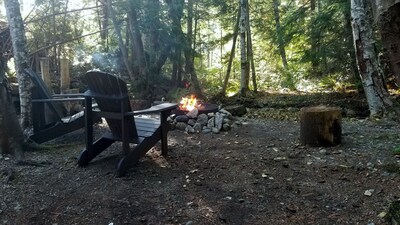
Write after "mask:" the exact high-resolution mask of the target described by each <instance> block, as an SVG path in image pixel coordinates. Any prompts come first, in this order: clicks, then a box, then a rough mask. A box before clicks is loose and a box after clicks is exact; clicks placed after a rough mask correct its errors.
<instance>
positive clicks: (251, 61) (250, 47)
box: [246, 7, 257, 93]
mask: <svg viewBox="0 0 400 225" xmlns="http://www.w3.org/2000/svg"><path fill="white" fill-rule="evenodd" d="M246 18H247V24H246V26H247V59H248V61H249V64H250V65H249V66H250V67H251V80H252V82H253V91H254V93H257V77H256V68H255V66H254V55H253V41H252V37H251V27H250V7H248V9H247V15H246ZM249 70H250V68H249Z"/></svg>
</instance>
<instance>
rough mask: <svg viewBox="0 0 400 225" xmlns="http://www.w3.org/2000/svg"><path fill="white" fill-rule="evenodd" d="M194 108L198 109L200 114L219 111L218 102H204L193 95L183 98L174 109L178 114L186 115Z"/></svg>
mask: <svg viewBox="0 0 400 225" xmlns="http://www.w3.org/2000/svg"><path fill="white" fill-rule="evenodd" d="M194 108H196V109H197V110H198V113H197V114H198V115H200V114H207V113H213V112H217V111H218V105H216V104H210V103H204V102H202V101H199V100H197V99H196V97H194V96H193V95H192V96H191V97H190V98H182V100H181V102H180V104H179V107H178V108H177V109H176V110H174V111H173V113H175V114H176V115H184V114H186V113H188V112H190V111H192V110H193V109H194Z"/></svg>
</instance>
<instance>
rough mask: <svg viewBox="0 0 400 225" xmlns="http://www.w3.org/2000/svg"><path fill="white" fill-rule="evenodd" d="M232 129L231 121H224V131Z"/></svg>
mask: <svg viewBox="0 0 400 225" xmlns="http://www.w3.org/2000/svg"><path fill="white" fill-rule="evenodd" d="M230 129H231V125H229V123H224V124H223V125H222V130H223V131H228V130H230Z"/></svg>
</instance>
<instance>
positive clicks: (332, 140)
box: [300, 106, 342, 146]
mask: <svg viewBox="0 0 400 225" xmlns="http://www.w3.org/2000/svg"><path fill="white" fill-rule="evenodd" d="M341 124H342V109H341V108H339V107H327V106H315V107H304V108H302V109H301V110H300V143H301V144H303V145H309V146H335V145H338V144H340V142H341V133H342V125H341Z"/></svg>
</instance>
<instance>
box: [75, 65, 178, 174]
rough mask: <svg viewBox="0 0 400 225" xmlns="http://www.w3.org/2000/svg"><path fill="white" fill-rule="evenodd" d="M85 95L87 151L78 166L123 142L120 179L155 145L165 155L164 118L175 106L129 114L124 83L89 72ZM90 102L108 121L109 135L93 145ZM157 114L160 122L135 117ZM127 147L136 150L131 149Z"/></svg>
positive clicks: (103, 74) (162, 106) (165, 130)
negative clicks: (132, 145)
mask: <svg viewBox="0 0 400 225" xmlns="http://www.w3.org/2000/svg"><path fill="white" fill-rule="evenodd" d="M85 79H86V83H87V85H88V91H86V92H85V98H86V101H85V102H86V104H87V106H86V107H85V115H86V124H87V125H86V149H85V150H84V151H83V152H82V153H81V155H80V157H79V160H78V164H79V165H80V166H86V165H87V164H88V163H89V162H90V161H91V160H92V159H93V158H95V157H96V156H97V155H98V154H100V153H101V152H102V151H103V150H105V149H106V148H108V147H109V146H110V145H111V144H113V143H114V142H116V141H122V149H123V152H124V154H125V155H124V157H123V158H122V159H121V160H120V161H119V163H118V167H117V175H118V176H123V175H124V174H125V173H126V172H127V170H128V169H129V168H131V167H132V166H133V165H134V164H136V163H137V162H138V161H139V159H140V158H141V157H142V156H144V155H145V154H146V152H147V151H149V150H150V149H151V148H152V147H153V146H154V145H155V144H156V143H157V142H158V141H160V140H161V151H162V154H163V155H166V154H167V148H168V143H167V133H168V131H169V124H168V122H167V118H168V116H169V115H170V113H171V110H173V109H175V108H176V107H177V104H173V103H162V104H160V105H156V106H153V107H151V108H149V109H145V110H140V111H131V105H130V102H129V96H128V88H127V85H126V83H125V82H124V81H123V80H122V79H120V78H119V77H117V76H114V75H111V74H108V73H104V72H100V71H89V72H87V73H86V76H85ZM92 98H94V99H95V101H96V103H97V105H98V108H99V109H100V112H99V114H100V116H102V117H104V118H105V119H106V121H107V124H108V127H109V129H110V132H107V133H105V134H104V135H103V136H102V137H100V138H99V139H98V140H96V141H95V142H93V126H92V125H91V124H92V116H91V115H92V110H91V102H92ZM150 113H158V114H159V117H160V118H159V119H154V118H146V117H136V116H135V115H140V114H150ZM129 143H134V144H136V146H135V147H134V148H133V149H131V148H130V146H129Z"/></svg>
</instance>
